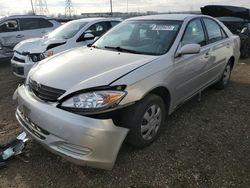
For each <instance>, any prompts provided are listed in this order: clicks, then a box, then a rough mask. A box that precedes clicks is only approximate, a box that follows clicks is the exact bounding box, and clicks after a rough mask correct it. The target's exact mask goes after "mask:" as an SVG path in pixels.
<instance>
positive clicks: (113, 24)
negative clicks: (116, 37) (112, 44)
mask: <svg viewBox="0 0 250 188" xmlns="http://www.w3.org/2000/svg"><path fill="white" fill-rule="evenodd" d="M118 23H120V22H118V21H111V22H110V25H111V27H115V26H116V25H117V24H118Z"/></svg>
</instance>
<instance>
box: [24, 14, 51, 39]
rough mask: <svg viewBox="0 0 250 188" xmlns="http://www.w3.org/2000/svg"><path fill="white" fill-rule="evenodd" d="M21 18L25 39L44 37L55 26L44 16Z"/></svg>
mask: <svg viewBox="0 0 250 188" xmlns="http://www.w3.org/2000/svg"><path fill="white" fill-rule="evenodd" d="M19 20H20V30H21V31H22V32H23V35H24V36H23V39H29V38H34V37H42V36H44V35H46V34H48V33H49V31H50V30H51V29H52V28H53V24H52V23H51V22H49V21H48V20H46V19H43V18H20V19H19Z"/></svg>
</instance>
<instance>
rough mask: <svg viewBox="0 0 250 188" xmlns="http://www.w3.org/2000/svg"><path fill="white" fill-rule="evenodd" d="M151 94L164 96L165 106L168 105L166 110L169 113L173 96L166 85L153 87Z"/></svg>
mask: <svg viewBox="0 0 250 188" xmlns="http://www.w3.org/2000/svg"><path fill="white" fill-rule="evenodd" d="M149 94H155V95H158V96H160V97H161V98H162V100H163V101H164V104H165V107H166V112H167V114H168V113H169V106H170V101H171V96H170V92H169V90H168V89H167V88H165V87H157V88H155V89H153V90H152V91H150V92H149Z"/></svg>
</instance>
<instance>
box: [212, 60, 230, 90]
mask: <svg viewBox="0 0 250 188" xmlns="http://www.w3.org/2000/svg"><path fill="white" fill-rule="evenodd" d="M231 72H232V62H231V61H229V62H228V64H227V65H226V67H225V69H224V71H223V74H222V76H221V79H220V80H219V81H218V82H217V83H216V84H215V88H216V89H218V90H222V89H225V88H226V87H227V86H228V84H229V81H230V77H231Z"/></svg>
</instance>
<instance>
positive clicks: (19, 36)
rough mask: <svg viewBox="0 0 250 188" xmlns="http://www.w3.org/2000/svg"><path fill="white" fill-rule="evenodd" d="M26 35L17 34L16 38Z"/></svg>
mask: <svg viewBox="0 0 250 188" xmlns="http://www.w3.org/2000/svg"><path fill="white" fill-rule="evenodd" d="M23 37H24V35H17V36H16V38H23Z"/></svg>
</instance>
